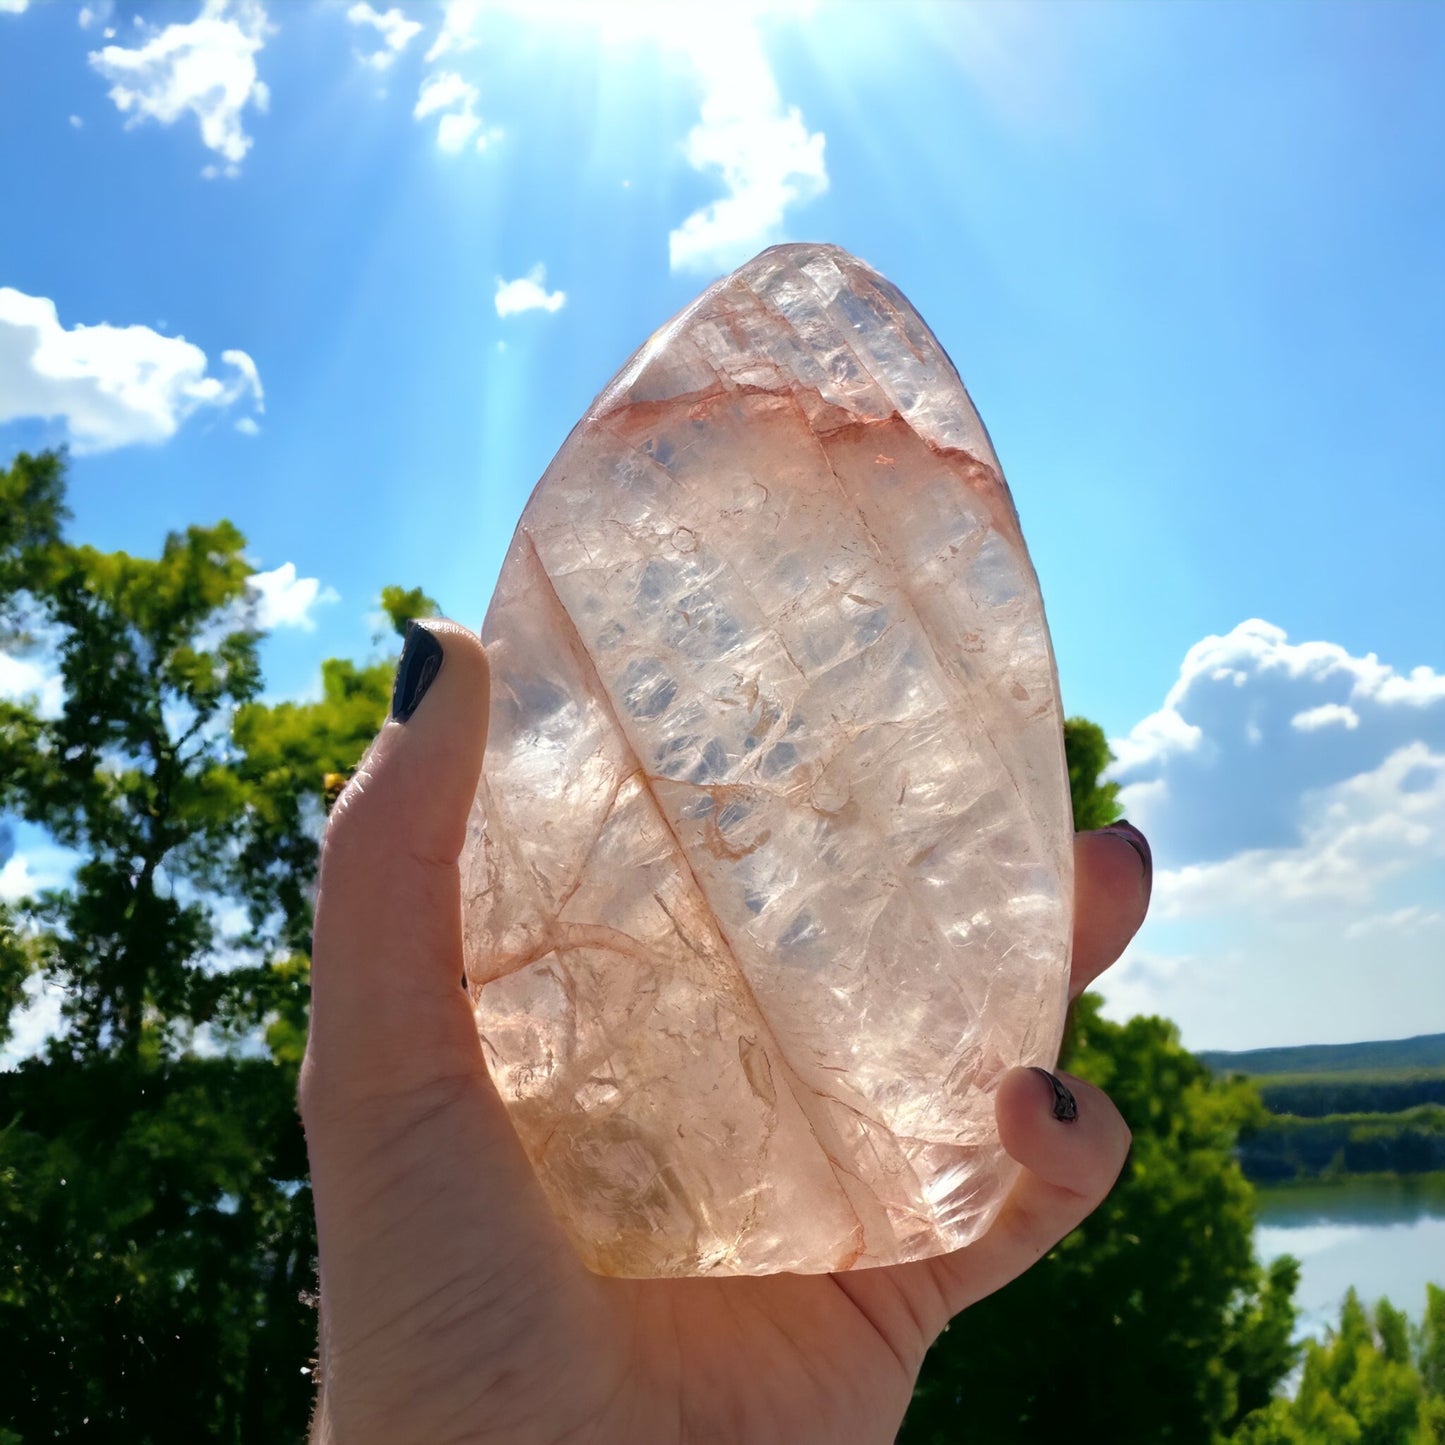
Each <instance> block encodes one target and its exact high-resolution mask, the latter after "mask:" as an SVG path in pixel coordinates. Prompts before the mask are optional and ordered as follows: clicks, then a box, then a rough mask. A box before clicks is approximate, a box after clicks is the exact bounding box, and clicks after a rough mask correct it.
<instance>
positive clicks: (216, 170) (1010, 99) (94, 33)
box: [0, 0, 1445, 1047]
mask: <svg viewBox="0 0 1445 1445" xmlns="http://www.w3.org/2000/svg"><path fill="white" fill-rule="evenodd" d="M1442 97H1445V10H1442V9H1441V8H1439V7H1437V6H1427V5H1416V4H1401V5H1396V4H1390V3H1383V0H1375V3H1368V4H1357V5H1331V4H1326V3H1316V4H1311V5H1288V4H1272V5H1266V4H1238V5H1230V6H1220V5H1191V4H1170V5H1155V6H1145V5H1137V4H1085V3H1079V4H1073V5H1067V6H1065V5H1033V4H1029V3H1018V4H1012V5H1007V6H1005V5H980V6H974V5H969V4H967V3H963V0H959V3H951V4H941V5H926V4H906V3H890V4H887V5H882V4H879V5H867V4H862V3H852V4H846V3H837V4H831V5H830V4H827V3H818V4H814V5H811V6H809V5H802V6H792V7H787V8H772V9H768V8H757V7H753V8H750V7H747V6H743V5H738V6H734V7H731V8H729V9H728V10H727V12H726V17H724V16H723V15H722V14H721V13H720V12H719V13H713V11H710V10H707V9H703V10H696V9H691V8H688V7H686V6H672V7H667V6H661V5H648V4H643V3H637V4H634V5H631V6H627V7H622V6H611V7H603V6H592V7H588V6H585V5H570V6H569V5H551V4H546V3H536V4H532V5H527V6H524V5H521V4H515V5H509V4H503V3H490V4H456V3H452V4H440V3H438V4H430V3H421V0H409V3H408V0H399V3H397V4H396V5H392V6H386V5H378V6H376V7H375V8H372V7H370V6H367V5H365V4H351V3H350V0H335V3H326V0H318V3H314V4H313V3H305V0H287V3H284V4H283V3H280V0H206V3H204V4H202V3H201V0H176V3H150V4H133V3H124V0H114V3H104V0H90V3H89V4H88V5H82V4H80V3H78V0H76V3H72V0H30V3H28V4H26V3H24V0H0V195H3V196H4V198H5V211H6V221H5V223H4V224H3V225H0V288H6V289H0V448H3V449H4V450H5V451H6V452H7V453H8V452H10V451H13V450H15V449H18V448H19V447H22V446H24V447H31V448H34V447H37V446H40V445H45V444H51V443H58V442H62V441H69V442H70V443H71V445H72V450H73V454H74V458H73V466H72V502H73V506H74V510H75V525H74V531H75V534H76V535H77V536H79V537H82V538H84V539H85V540H88V541H91V542H93V543H95V544H96V545H99V546H102V547H126V548H131V549H135V550H154V548H155V547H156V546H157V545H158V543H159V541H160V539H161V537H162V536H163V534H164V532H165V531H166V530H167V529H168V528H173V527H179V526H184V525H186V524H187V523H190V522H193V521H208V520H213V519H215V518H217V517H221V516H226V517H229V518H231V519H232V520H234V521H235V522H236V523H237V524H238V525H239V526H240V527H241V528H242V530H243V531H244V532H245V533H246V535H247V537H248V538H249V541H250V552H251V555H252V557H253V558H254V563H255V566H256V568H257V571H258V573H259V574H261V575H262V581H261V583H260V584H259V585H260V586H262V587H263V588H264V589H265V596H266V598H267V606H268V607H269V609H270V612H271V615H272V618H273V620H274V621H275V622H276V624H277V627H276V631H275V633H274V635H273V637H272V639H271V641H270V642H269V643H268V645H267V663H268V679H269V682H270V685H271V688H272V691H273V692H274V693H275V694H276V695H293V694H300V693H304V692H305V691H306V690H307V689H308V688H310V687H312V686H314V683H315V678H316V676H317V667H318V663H319V661H320V659H321V658H323V657H326V656H330V655H335V654H347V655H364V654H366V653H367V652H368V650H369V649H370V647H371V645H372V634H373V631H374V620H373V619H372V618H371V616H370V615H369V614H371V613H372V612H373V609H374V606H375V599H376V595H377V593H378V591H379V589H380V588H381V587H382V586H383V585H384V584H386V583H389V582H399V583H402V584H405V585H415V584H421V585H423V586H425V587H426V588H427V589H428V590H429V591H430V592H432V593H433V594H434V595H436V596H437V597H439V598H440V599H441V601H442V602H443V604H444V606H445V607H446V609H447V610H448V611H449V612H451V613H452V614H453V615H455V616H457V617H458V618H461V619H462V620H465V621H468V622H470V623H473V624H476V623H479V622H480V619H481V616H482V614H483V612H484V610H485V607H486V602H487V598H488V596H489V594H490V591H491V587H492V584H493V582H494V580H495V576H496V572H497V569H498V567H499V565H500V562H501V558H502V555H503V552H504V550H505V547H506V544H507V541H508V540H509V538H510V535H511V532H512V529H513V527H514V525H515V523H516V519H517V516H518V513H519V512H520V509H521V506H522V504H523V502H524V500H525V498H526V496H527V493H528V491H529V490H530V488H531V486H532V485H533V483H534V482H535V481H536V479H537V477H538V476H539V475H540V474H541V472H542V470H543V469H544V467H545V466H546V463H547V461H548V460H549V459H550V457H551V455H552V453H553V452H554V451H555V450H556V448H557V446H558V445H559V444H560V442H561V441H562V439H563V437H564V436H565V435H566V433H567V431H568V430H569V428H570V427H571V425H572V424H573V422H575V421H576V420H577V418H578V417H579V416H580V414H581V412H582V410H583V408H584V407H585V405H586V404H587V402H588V401H589V400H590V399H591V397H592V396H593V394H594V393H595V392H596V391H597V390H599V389H600V387H601V386H602V385H603V383H604V382H605V381H606V380H607V379H608V377H609V376H610V375H611V374H612V373H613V371H615V370H616V368H617V367H618V366H619V365H620V364H621V362H622V361H623V360H624V359H625V357H626V356H627V355H628V354H629V353H630V351H631V350H632V349H633V348H634V347H635V346H636V345H637V344H638V342H639V341H641V340H642V338H643V337H644V336H646V334H647V333H648V332H649V331H650V330H652V329H653V328H654V327H655V326H656V325H658V324H659V323H660V322H662V321H663V320H664V319H666V318H667V317H668V316H669V315H671V314H672V313H673V312H675V311H676V310H677V309H679V308H680V307H681V306H682V305H684V304H685V303H686V302H687V301H688V300H690V299H691V297H692V296H693V295H695V294H696V292H697V291H698V290H700V289H701V288H702V286H703V285H705V284H706V283H707V282H709V281H711V280H712V279H713V278H714V277H716V276H717V275H718V274H720V273H721V272H723V271H725V270H727V269H730V268H731V267H732V266H733V265H735V264H737V263H738V262H740V261H742V260H744V259H746V257H747V256H749V255H750V254H752V253H753V252H754V251H756V250H758V249H760V248H761V247H762V246H764V245H766V244H769V243H771V242H773V241H777V240H782V239H825V240H830V241H835V242H837V243H839V244H841V245H843V246H845V247H847V248H849V249H850V250H852V251H854V252H856V253H857V254H859V255H860V256H862V257H864V258H865V259H866V260H868V261H870V262H872V263H873V264H874V265H875V266H877V267H878V268H879V269H880V270H882V271H884V272H885V274H887V275H888V276H889V277H891V279H893V280H894V281H895V282H896V283H897V284H898V285H899V286H900V287H902V289H903V290H904V291H905V292H906V293H907V294H908V295H909V297H910V298H911V299H912V300H913V302H914V303H915V304H916V305H917V306H918V308H919V310H920V311H921V312H922V313H923V315H924V316H925V317H926V318H927V320H928V321H929V322H930V324H931V325H932V327H933V329H934V331H935V332H936V333H937V334H938V336H939V338H940V339H941V340H942V341H943V343H944V345H945V346H946V347H947V348H948V350H949V351H950V353H951V355H952V356H953V358H954V360H955V361H956V362H957V363H958V365H959V368H960V370H961V372H962V373H963V376H964V379H965V381H966V382H967V384H968V385H969V388H970V390H971V392H972V394H973V397H974V400H975V401H976V403H977V404H978V406H979V409H980V411H981V412H982V414H983V416H984V419H985V421H986V422H987V424H988V426H989V428H990V430H991V432H992V434H993V438H994V441H995V444H996V447H997V450H998V452H999V454H1000V456H1001V458H1002V460H1003V463H1004V466H1005V468H1006V470H1007V472H1008V476H1009V480H1010V482H1011V484H1012V487H1013V490H1014V495H1015V498H1016V501H1017V503H1018V506H1019V509H1020V513H1021V515H1022V518H1023V523H1024V529H1025V533H1026V535H1027V536H1028V538H1029V541H1030V545H1031V547H1032V551H1033V555H1034V560H1035V563H1036V565H1037V568H1038V571H1039V574H1040V578H1041V581H1042V584H1043V588H1044V594H1045V599H1046V602H1047V605H1048V610H1049V617H1050V621H1051V625H1052V628H1053V633H1054V639H1055V645H1056V648H1057V651H1058V656H1059V663H1060V672H1061V679H1062V684H1063V692H1064V698H1065V703H1066V706H1067V707H1068V708H1069V710H1070V711H1073V712H1081V713H1084V714H1086V715H1088V716H1090V717H1093V718H1095V719H1097V720H1098V721H1099V722H1101V723H1102V724H1103V725H1104V726H1105V728H1106V729H1107V731H1108V732H1109V734H1110V736H1111V737H1113V738H1115V739H1116V740H1117V746H1118V752H1119V757H1120V764H1119V768H1118V775H1119V777H1120V780H1121V781H1122V782H1124V783H1125V784H1126V798H1127V800H1128V802H1129V805H1130V811H1131V815H1132V816H1134V817H1135V818H1136V819H1138V821H1140V822H1141V823H1142V824H1143V825H1144V826H1145V827H1147V828H1148V830H1149V831H1150V834H1151V836H1152V837H1153V839H1154V841H1155V844H1156V849H1157V857H1158V865H1159V870H1160V871H1159V882H1158V889H1157V895H1156V896H1157V906H1156V917H1155V918H1154V920H1152V921H1151V923H1150V924H1149V925H1147V926H1146V930H1145V932H1144V933H1143V934H1142V935H1141V936H1140V938H1139V940H1138V941H1137V942H1136V945H1135V947H1134V948H1133V950H1131V954H1130V956H1129V957H1128V959H1127V960H1126V962H1125V963H1124V964H1123V965H1122V966H1121V968H1120V969H1119V970H1118V971H1117V973H1116V975H1115V976H1114V977H1113V978H1112V979H1111V981H1110V983H1109V985H1108V987H1107V988H1106V989H1105V993H1106V996H1107V997H1108V999H1109V1002H1110V1007H1111V1009H1113V1010H1114V1011H1116V1012H1126V1011H1130V1010H1133V1009H1148V1010H1158V1011H1161V1012H1164V1013H1167V1014H1170V1015H1172V1016H1174V1017H1176V1018H1177V1019H1178V1020H1179V1021H1180V1023H1181V1025H1182V1027H1183V1030H1184V1036H1185V1039H1186V1041H1187V1042H1189V1043H1191V1044H1193V1045H1196V1046H1200V1047H1206V1046H1220V1047H1249V1046H1254V1045H1264V1044H1274V1043H1292V1042H1309V1041H1319V1040H1330V1039H1352V1038H1360V1037H1385V1036H1394V1035H1403V1034H1409V1033H1417V1032H1424V1031H1432V1030H1439V1029H1445V567H1442V563H1441V554H1442V544H1445V501H1442V497H1445V419H1442V417H1445V412H1442V408H1441V405H1440V397H1441V395H1442V394H1445V341H1442V337H1445V268H1442V266H1441V264H1440V256H1441V254H1442V244H1445V177H1442V169H1441V167H1440V165H1439V160H1438V151H1439V146H1440V138H1441V135H1442V134H1445V99H1442ZM538 268H541V269H538ZM528 303H531V304H528ZM503 313H506V314H503ZM77 328H106V329H101V330H93V329H92V330H77ZM182 338H183V340H182ZM44 687H45V675H44V667H43V660H37V659H33V658H15V657H11V658H6V657H3V656H0V688H4V689H7V690H9V691H11V692H17V691H24V690H26V689H29V690H32V691H35V690H39V691H42V692H43V689H44ZM4 867H5V870H6V871H5V873H4V874H0V886H3V887H5V888H8V890H9V891H10V892H11V893H14V892H16V891H19V890H20V889H21V888H22V887H23V886H24V884H25V882H26V880H27V879H34V878H36V877H41V876H43V874H44V869H45V867H46V861H45V851H44V848H43V843H42V841H41V840H37V839H35V838H34V837H32V836H30V835H28V834H25V833H24V832H23V831H22V833H21V834H20V836H19V839H18V850H17V852H16V854H15V856H14V857H13V858H11V860H10V861H9V862H8V863H6V864H5V865H4ZM6 880H8V881H6Z"/></svg>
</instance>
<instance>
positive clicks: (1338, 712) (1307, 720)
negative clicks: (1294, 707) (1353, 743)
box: [1289, 702, 1360, 733]
mask: <svg viewBox="0 0 1445 1445" xmlns="http://www.w3.org/2000/svg"><path fill="white" fill-rule="evenodd" d="M1289 725H1290V726H1291V727H1292V728H1295V729H1297V730H1298V731H1299V732H1302V733H1313V732H1318V731H1319V730H1320V728H1328V727H1342V728H1348V729H1349V730H1350V731H1352V732H1353V731H1354V729H1355V728H1357V727H1359V725H1360V715H1359V713H1357V712H1356V711H1355V710H1354V708H1352V707H1350V706H1348V705H1347V704H1345V703H1342V702H1322V703H1321V704H1320V705H1319V706H1318V707H1307V708H1306V709H1305V710H1304V711H1303V712H1297V713H1296V714H1295V715H1294V716H1293V717H1292V718H1291V719H1290V720H1289Z"/></svg>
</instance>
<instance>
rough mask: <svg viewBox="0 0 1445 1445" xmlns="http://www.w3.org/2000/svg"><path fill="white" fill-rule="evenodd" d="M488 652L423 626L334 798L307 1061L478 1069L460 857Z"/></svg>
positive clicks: (479, 747) (397, 1075)
mask: <svg viewBox="0 0 1445 1445" xmlns="http://www.w3.org/2000/svg"><path fill="white" fill-rule="evenodd" d="M488 697H489V687H488V674H487V659H486V654H485V652H484V651H483V650H482V644H481V642H480V641H479V639H478V638H477V636H476V635H475V634H474V633H472V632H469V631H468V630H467V629H466V628H463V627H460V626H458V625H457V624H455V623H451V622H442V621H428V622H426V623H418V622H413V623H412V624H411V626H410V627H409V628H408V629H407V635H406V642H405V645H404V647H403V649H402V656H401V662H400V664H399V666H398V668H397V676H396V685H395V691H394V694H393V699H392V715H391V717H390V719H389V720H388V721H387V723H386V724H385V726H384V727H383V728H382V730H381V733H380V734H379V735H378V737H377V739H376V742H375V743H374V744H373V745H372V748H371V750H370V752H368V754H367V755H366V757H365V759H364V760H363V761H362V764H361V766H360V767H359V768H358V769H357V772H356V776H355V777H354V778H352V780H351V782H350V783H349V784H348V785H347V787H346V790H345V791H344V792H343V793H342V795H341V797H340V798H339V799H338V800H337V803H336V806H335V808H334V809H333V810H332V814H331V818H330V820H329V823H328V826H327V830H326V838H325V842H324V845H323V847H322V855H321V876H320V889H319V893H318V897H317V904H316V928H315V945H314V951H313V958H312V969H311V988H312V1011H311V1035H310V1040H309V1043H308V1048H307V1070H308V1072H310V1073H312V1074H313V1075H319V1076H320V1077H319V1078H318V1079H313V1082H321V1081H322V1080H324V1081H325V1083H326V1084H327V1085H328V1087H336V1088H340V1089H342V1090H343V1091H346V1092H349V1091H350V1090H351V1089H352V1088H353V1087H361V1088H364V1089H368V1090H370V1089H383V1090H385V1091H388V1092H390V1091H394V1090H404V1089H406V1088H409V1087H411V1086H414V1085H416V1084H418V1083H424V1082H425V1081H426V1080H427V1079H428V1078H434V1077H436V1076H437V1075H438V1074H439V1073H440V1074H441V1076H443V1077H456V1076H458V1075H460V1074H463V1073H469V1072H472V1071H474V1070H476V1069H478V1068H480V1066H481V1051H480V1047H479V1045H478V1041H477V1033H476V1027H475V1024H474V1022H473V1020H472V1014H471V1009H470V1008H469V1007H468V1004H467V1000H466V995H465V994H464V993H463V992H462V991H461V989H460V988H459V987H458V980H459V979H460V977H461V969H462V965H461V956H462V939H461V927H462V924H461V889H460V882H459V876H458V870H457V858H458V856H459V854H460V852H461V848H462V843H463V841H464V839H465V836H466V825H467V815H468V811H469V809H470V806H471V800H472V796H473V794H474V793H475V791H476V785H477V778H478V775H479V773H480V771H481V766H482V751H483V748H484V746H485V742H486V730H487V708H488Z"/></svg>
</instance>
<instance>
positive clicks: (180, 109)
mask: <svg viewBox="0 0 1445 1445" xmlns="http://www.w3.org/2000/svg"><path fill="white" fill-rule="evenodd" d="M270 33H271V27H270V25H269V24H268V23H267V20H266V11H265V9H264V8H263V6H262V5H261V3H260V0H204V3H203V4H202V6H201V12H200V14H199V15H198V16H197V17H196V19H194V20H192V21H189V22H188V23H185V24H179V23H178V24H173V25H167V26H166V27H165V29H164V30H160V31H156V32H154V33H152V34H151V35H150V37H149V38H148V39H147V40H146V41H145V43H144V44H142V45H140V46H139V47H137V48H135V49H128V48H127V47H125V46H122V45H107V46H106V47H105V48H104V49H103V50H97V51H92V52H91V55H90V63H91V65H92V67H93V68H94V69H95V70H96V71H97V72H98V73H99V74H100V75H101V76H103V77H104V78H105V79H106V80H108V81H110V82H111V88H110V92H109V94H110V98H111V99H112V100H113V101H114V102H115V104H116V106H117V107H118V109H119V110H120V111H121V112H122V114H125V115H128V116H129V117H130V119H129V120H128V121H127V125H130V126H134V125H139V124H140V123H141V122H142V121H144V120H148V119H149V120H156V121H159V122H160V123H161V124H162V125H171V124H173V123H174V122H175V121H178V120H180V119H181V118H182V117H183V116H185V115H187V114H189V115H194V116H195V118H196V120H197V121H198V122H199V123H200V129H201V140H202V142H203V143H204V144H205V146H206V148H207V149H208V150H211V151H214V152H215V153H216V154H217V155H218V156H220V157H221V159H222V160H223V161H225V162H226V167H225V168H224V169H218V168H216V167H214V166H212V167H208V169H209V170H210V171H211V172H212V174H213V175H214V174H234V171H233V170H232V169H231V168H232V167H237V166H239V165H240V163H241V161H242V160H243V159H244V158H245V155H246V152H247V151H249V150H250V149H251V137H250V136H249V135H247V134H246V131H245V128H244V126H243V125H242V112H243V111H244V110H245V109H246V107H247V106H254V107H255V109H257V110H259V111H264V110H265V109H266V107H267V105H268V104H269V101H270V93H269V92H268V91H267V89H266V86H265V84H264V82H262V80H261V79H260V77H259V75H258V73H257V69H256V55H257V52H258V51H260V50H261V48H262V47H263V46H264V45H265V43H266V37H267V36H268V35H269V34H270Z"/></svg>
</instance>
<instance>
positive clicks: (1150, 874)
mask: <svg viewBox="0 0 1445 1445" xmlns="http://www.w3.org/2000/svg"><path fill="white" fill-rule="evenodd" d="M1099 831H1100V832H1101V833H1112V834H1113V835H1114V836H1115V837H1116V838H1122V839H1123V840H1124V841H1125V842H1126V843H1127V844H1128V845H1129V846H1130V847H1131V848H1132V849H1133V850H1134V851H1135V852H1136V853H1137V854H1138V855H1139V861H1140V862H1141V863H1142V864H1143V865H1144V896H1145V897H1146V898H1147V897H1148V896H1149V893H1150V891H1151V890H1152V889H1153V887H1154V854H1153V853H1152V852H1151V851H1150V848H1149V840H1148V839H1147V838H1146V837H1145V836H1144V835H1143V834H1142V833H1141V832H1140V831H1139V830H1138V829H1137V828H1136V827H1135V826H1134V825H1133V824H1132V823H1130V822H1126V821H1125V820H1124V819H1123V818H1120V819H1119V821H1118V822H1117V823H1110V824H1109V826H1108V827H1107V828H1101V829H1100V830H1099Z"/></svg>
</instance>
